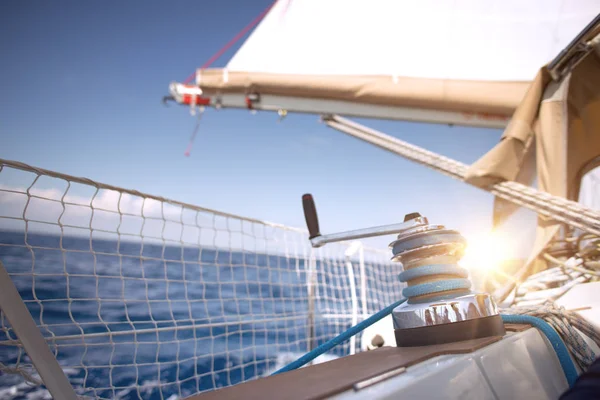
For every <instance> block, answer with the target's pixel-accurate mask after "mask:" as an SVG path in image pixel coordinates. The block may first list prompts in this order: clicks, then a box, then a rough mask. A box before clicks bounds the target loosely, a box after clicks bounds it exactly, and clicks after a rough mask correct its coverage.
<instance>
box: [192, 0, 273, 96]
mask: <svg viewBox="0 0 600 400" xmlns="http://www.w3.org/2000/svg"><path fill="white" fill-rule="evenodd" d="M276 3H277V0H275V1H274V2H273V3H271V5H270V6H269V7H267V8H265V9H264V10H263V11H262V12H261V13H260V14H259V15H258V16H257V17H256V18H254V19H253V20H252V21H250V23H249V24H248V25H246V26H245V27H244V29H242V30H241V31H239V32H238V33H237V34H236V35H235V36H234V37H233V39H231V40H230V41H229V42H227V43H226V44H225V45H224V46H223V47H221V49H220V50H219V51H217V52H216V53H215V54H213V55H212V57H210V58H209V59H208V61H206V62H205V63H204V64H202V66H201V67H200V69H201V70H203V69H206V68H208V67H210V66H211V65H212V64H213V63H214V62H215V61H217V59H218V58H219V57H221V56H222V55H223V53H225V52H226V51H227V50H229V49H230V48H231V46H233V45H234V44H236V43H237V42H238V41H239V40H240V39H241V38H242V37H243V36H244V35H245V34H246V33H248V31H250V29H252V28H254V27H255V26H256V25H257V24H258V23H259V22H260V21H262V19H263V18H264V17H265V16H266V15H267V13H268V12H269V11H271V9H272V8H273V6H274V5H275V4H276ZM195 76H196V72H194V73H192V74H191V75H190V76H188V77H187V78H186V80H185V81H183V83H184V84H187V83H190V82H191V81H192V79H194V77H195Z"/></svg>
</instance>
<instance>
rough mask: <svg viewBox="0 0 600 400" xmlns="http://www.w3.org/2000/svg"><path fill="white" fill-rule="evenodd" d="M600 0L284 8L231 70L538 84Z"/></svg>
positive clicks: (310, 1) (312, 0) (303, 0)
mask: <svg viewBox="0 0 600 400" xmlns="http://www.w3.org/2000/svg"><path fill="white" fill-rule="evenodd" d="M599 11H600V2H599V1H597V0H583V1H582V0H579V1H563V0H529V1H522V0H503V1H481V0H459V1H439V0H420V1H407V0H369V1H365V0H339V1H336V0H280V1H279V2H278V3H277V4H276V5H275V6H274V8H273V9H272V10H271V12H270V13H269V14H268V15H267V16H266V18H265V19H264V20H263V22H262V23H261V24H260V25H259V26H258V27H257V29H256V30H255V31H254V32H253V33H252V35H251V36H250V37H249V38H248V40H246V42H245V43H244V44H243V45H242V47H241V48H240V49H239V51H238V52H237V53H236V54H235V55H234V56H233V58H232V59H231V61H230V62H229V63H228V64H227V69H228V70H229V71H230V72H231V71H241V72H257V73H271V74H290V75H367V76H386V77H390V78H392V77H394V76H395V77H413V78H429V79H447V80H468V81H527V82H529V81H531V80H533V78H534V77H535V74H536V73H537V71H538V69H539V68H540V67H541V66H542V65H544V64H546V63H547V62H549V61H550V60H552V59H553V58H554V57H555V56H556V55H557V54H558V53H559V52H560V51H561V50H562V49H563V48H564V47H565V46H566V45H567V44H568V43H569V42H570V41H571V40H572V39H573V37H575V35H577V34H578V33H579V32H580V31H581V29H582V27H584V26H585V25H586V24H587V23H589V22H590V21H591V20H592V19H593V18H594V17H595V16H596V14H598V12H599Z"/></svg>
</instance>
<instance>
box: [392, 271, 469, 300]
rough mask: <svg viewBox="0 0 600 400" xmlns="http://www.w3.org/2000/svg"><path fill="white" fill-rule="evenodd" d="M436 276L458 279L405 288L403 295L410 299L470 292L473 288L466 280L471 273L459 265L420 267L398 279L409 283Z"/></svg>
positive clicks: (403, 273) (402, 274) (404, 273)
mask: <svg viewBox="0 0 600 400" xmlns="http://www.w3.org/2000/svg"><path fill="white" fill-rule="evenodd" d="M435 275H450V276H455V277H456V278H453V279H444V280H442V281H435V282H428V283H421V284H417V285H412V286H409V287H405V288H404V289H403V290H402V295H403V296H404V297H406V298H408V299H410V298H412V297H417V296H423V295H426V294H433V293H439V292H446V291H449V290H458V289H464V290H468V289H469V288H470V287H471V281H470V280H468V279H466V278H467V276H468V275H469V273H468V272H467V270H465V269H464V268H462V267H460V266H458V265H457V264H431V265H421V266H419V267H415V268H411V269H407V270H406V271H402V272H401V273H400V275H398V278H399V279H400V282H408V281H411V280H413V279H416V278H423V277H426V276H435Z"/></svg>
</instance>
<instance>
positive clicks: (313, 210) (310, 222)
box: [302, 193, 321, 239]
mask: <svg viewBox="0 0 600 400" xmlns="http://www.w3.org/2000/svg"><path fill="white" fill-rule="evenodd" d="M302 208H303V209H304V219H305V220H306V226H307V227H308V234H309V236H308V238H309V239H314V238H316V237H317V236H321V233H320V230H319V217H318V216H317V207H316V206H315V200H314V199H313V197H312V194H310V193H306V194H304V195H302Z"/></svg>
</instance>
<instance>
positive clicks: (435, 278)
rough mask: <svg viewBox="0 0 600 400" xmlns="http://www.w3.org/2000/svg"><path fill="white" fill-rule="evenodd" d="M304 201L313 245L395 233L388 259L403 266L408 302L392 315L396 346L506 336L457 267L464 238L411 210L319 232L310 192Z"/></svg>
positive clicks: (488, 300)
mask: <svg viewBox="0 0 600 400" xmlns="http://www.w3.org/2000/svg"><path fill="white" fill-rule="evenodd" d="M302 203H303V207H304V216H305V219H306V224H307V226H308V229H309V235H310V236H309V238H310V241H311V244H312V245H313V247H320V246H322V245H324V244H326V243H332V242H339V241H345V240H350V239H359V238H367V237H374V236H382V235H389V234H394V233H395V234H398V237H397V239H396V240H395V241H393V242H392V243H391V244H390V248H391V250H392V254H393V258H392V259H393V260H394V261H398V262H400V263H401V264H402V266H403V271H402V272H401V273H400V274H399V279H400V281H401V282H405V283H406V284H407V287H405V288H404V290H403V291H402V295H403V297H404V298H406V299H407V301H406V302H404V303H402V304H401V305H399V306H398V307H396V308H395V309H394V311H393V313H392V319H393V322H394V328H395V336H396V345H397V346H398V347H411V346H425V345H433V344H442V343H450V342H457V341H462V340H469V339H476V338H483V337H488V336H503V335H504V334H505V330H504V324H503V322H502V318H501V317H500V315H499V314H498V309H497V307H496V304H495V302H494V300H493V298H492V297H491V296H490V295H489V294H486V293H475V292H472V291H471V290H470V288H471V281H470V280H469V279H468V271H467V270H465V269H464V268H462V267H461V266H459V265H458V261H459V260H460V258H461V257H462V255H463V253H464V249H465V247H466V240H465V238H464V237H463V236H462V235H461V234H460V233H459V232H458V231H455V230H451V229H446V228H445V227H444V226H442V225H432V224H429V222H428V220H427V218H425V217H423V216H421V214H419V213H411V214H407V215H406V216H405V218H404V222H402V223H399V224H392V225H385V226H378V227H373V228H367V229H360V230H354V231H348V232H342V233H336V234H329V235H321V234H320V232H319V222H318V217H317V211H316V207H315V204H314V200H313V198H312V196H311V195H310V194H306V195H304V196H303V197H302Z"/></svg>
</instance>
